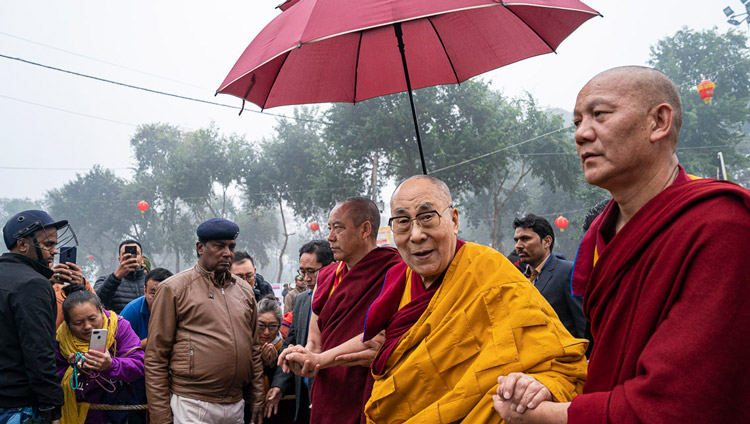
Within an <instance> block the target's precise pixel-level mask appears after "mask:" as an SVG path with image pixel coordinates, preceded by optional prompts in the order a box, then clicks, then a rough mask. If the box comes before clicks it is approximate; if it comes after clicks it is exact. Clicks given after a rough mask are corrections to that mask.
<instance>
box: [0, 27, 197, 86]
mask: <svg viewBox="0 0 750 424" xmlns="http://www.w3.org/2000/svg"><path fill="white" fill-rule="evenodd" d="M0 35H4V36H6V37H10V38H15V39H17V40H21V41H25V42H27V43H31V44H36V45H37V46H42V47H46V48H48V49H52V50H57V51H60V52H63V53H67V54H71V55H73V56H78V57H82V58H84V59H88V60H93V61H94V62H99V63H103V64H105V65H110V66H115V67H117V68H122V69H126V70H128V71H133V72H137V73H139V74H143V75H148V76H151V77H156V78H161V79H163V80H167V81H172V82H176V83H178V84H182V85H187V86H190V87H193V88H199V89H201V90H209V89H208V88H206V87H200V86H197V85H194V84H190V83H188V82H183V81H179V80H176V79H173V78H169V77H165V76H163V75H158V74H154V73H151V72H146V71H142V70H140V69H135V68H130V67H128V66H124V65H120V64H117V63H112V62H107V61H106V60H101V59H97V58H95V57H91V56H86V55H84V54H81V53H76V52H73V51H70V50H65V49H61V48H59V47H55V46H50V45H49V44H44V43H40V42H38V41H33V40H29V39H27V38H23V37H19V36H17V35H13V34H8V33H7V32H2V31H0Z"/></svg>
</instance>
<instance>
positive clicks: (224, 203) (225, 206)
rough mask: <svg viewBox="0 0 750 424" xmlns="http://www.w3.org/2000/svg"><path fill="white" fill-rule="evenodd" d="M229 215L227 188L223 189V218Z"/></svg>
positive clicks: (223, 187)
mask: <svg viewBox="0 0 750 424" xmlns="http://www.w3.org/2000/svg"><path fill="white" fill-rule="evenodd" d="M226 215H227V186H222V187H221V217H222V218H224V217H226Z"/></svg>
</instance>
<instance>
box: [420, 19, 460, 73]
mask: <svg viewBox="0 0 750 424" xmlns="http://www.w3.org/2000/svg"><path fill="white" fill-rule="evenodd" d="M427 21H428V22H429V23H430V26H432V30H433V31H435V35H437V38H438V40H440V45H441V46H442V47H443V52H445V57H446V58H448V63H450V65H451V70H452V71H453V76H454V77H455V78H456V84H461V81H459V80H458V73H456V68H455V67H454V66H453V61H452V60H451V55H450V54H448V50H446V49H445V43H443V38H442V37H441V36H440V33H439V32H438V30H437V28H435V24H434V23H433V22H432V17H429V18H427Z"/></svg>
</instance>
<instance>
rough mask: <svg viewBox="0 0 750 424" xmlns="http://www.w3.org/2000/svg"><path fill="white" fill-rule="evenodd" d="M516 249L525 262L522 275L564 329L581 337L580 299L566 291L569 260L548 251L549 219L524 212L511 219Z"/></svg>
mask: <svg viewBox="0 0 750 424" xmlns="http://www.w3.org/2000/svg"><path fill="white" fill-rule="evenodd" d="M513 228H515V234H514V236H513V240H515V242H516V252H517V253H518V256H519V258H520V259H521V261H522V262H523V263H525V264H527V265H526V272H525V274H526V276H527V277H528V278H529V281H530V282H531V283H532V284H534V287H536V288H537V289H538V290H539V292H540V293H542V296H544V298H545V299H547V302H549V303H550V305H552V308H553V309H554V310H555V312H557V316H558V317H560V321H562V323H563V325H564V326H565V328H567V329H568V331H570V334H572V335H573V336H574V337H577V338H584V333H585V330H586V318H584V316H583V307H582V299H581V298H580V297H573V296H572V295H571V292H570V275H571V273H572V272H573V263H572V262H570V261H566V260H564V259H561V258H558V257H557V256H556V255H555V254H553V253H552V248H553V247H554V246H555V232H554V231H553V230H552V226H551V225H550V223H549V221H547V220H546V219H544V218H542V217H541V216H536V215H533V214H528V215H526V216H524V217H522V218H516V219H515V220H513Z"/></svg>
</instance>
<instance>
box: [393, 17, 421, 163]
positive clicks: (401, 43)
mask: <svg viewBox="0 0 750 424" xmlns="http://www.w3.org/2000/svg"><path fill="white" fill-rule="evenodd" d="M393 29H394V30H395V31H396V38H397V39H398V50H399V51H400V52H401V62H403V64H404V76H405V77H406V88H407V90H408V91H409V103H411V116H412V118H414V131H416V133H417V145H418V146H419V159H420V160H421V161H422V173H423V174H424V175H427V166H426V165H425V163H424V152H423V151H422V137H421V136H420V134H419V124H418V123H417V110H416V109H415V108H414V95H413V94H412V91H411V80H410V79H409V67H408V66H406V53H405V52H404V38H403V33H402V32H401V23H400V22H397V23H395V24H393Z"/></svg>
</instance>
